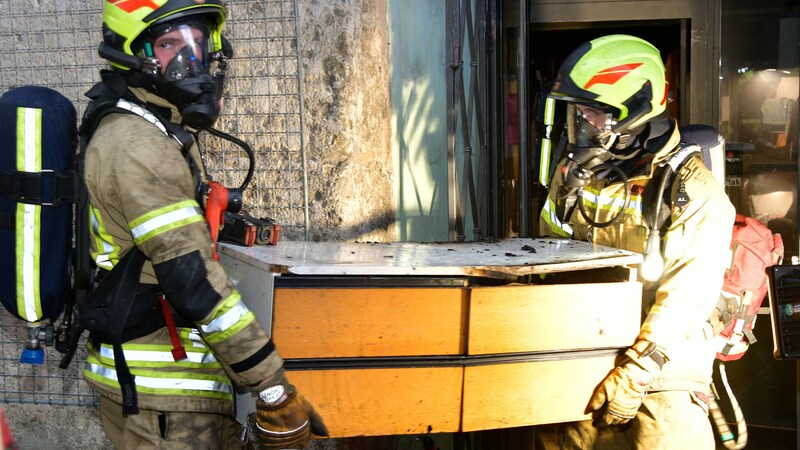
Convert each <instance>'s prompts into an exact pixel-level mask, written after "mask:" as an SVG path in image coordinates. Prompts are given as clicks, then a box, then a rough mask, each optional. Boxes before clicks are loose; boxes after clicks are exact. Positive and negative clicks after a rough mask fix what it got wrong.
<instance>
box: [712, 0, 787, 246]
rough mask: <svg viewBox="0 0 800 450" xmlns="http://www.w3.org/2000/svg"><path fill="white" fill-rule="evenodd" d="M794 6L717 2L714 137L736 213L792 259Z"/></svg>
mask: <svg viewBox="0 0 800 450" xmlns="http://www.w3.org/2000/svg"><path fill="white" fill-rule="evenodd" d="M799 37H800V6H798V2H796V1H774V0H773V1H769V2H753V1H749V0H726V1H724V2H722V39H721V52H720V122H721V123H720V131H721V132H722V134H723V136H724V137H725V140H726V148H725V158H726V164H725V169H726V185H727V186H726V187H727V190H728V194H729V196H730V198H731V201H732V202H733V204H734V205H735V206H736V210H737V212H739V213H742V214H746V215H750V216H753V217H756V218H757V219H758V220H759V221H761V222H763V223H764V224H766V225H767V226H769V227H770V228H771V229H772V230H773V232H779V233H781V236H782V237H783V240H784V243H785V247H786V253H785V255H786V257H787V259H788V257H791V256H797V254H798V241H797V233H798V228H797V224H798V218H799V217H800V216H798V208H797V186H798V177H797V169H798V159H797V152H798V136H797V135H798V114H797V110H798V108H797V105H798V88H799V87H800V70H798V59H799V58H798V54H799V53H800V49H799V48H798V40H799Z"/></svg>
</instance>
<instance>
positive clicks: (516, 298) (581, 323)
mask: <svg viewBox="0 0 800 450" xmlns="http://www.w3.org/2000/svg"><path fill="white" fill-rule="evenodd" d="M469 314H470V319H469V334H468V336H469V338H468V344H467V352H468V354H469V355H482V354H493V353H517V352H538V351H559V350H572V349H588V348H607V347H627V346H629V345H631V344H632V343H633V341H634V340H635V338H636V336H637V335H638V333H639V326H640V321H641V284H640V283H636V282H624V283H583V284H559V285H520V286H499V287H476V288H473V289H472V298H471V300H470V313H469Z"/></svg>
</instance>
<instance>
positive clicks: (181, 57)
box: [153, 25, 208, 80]
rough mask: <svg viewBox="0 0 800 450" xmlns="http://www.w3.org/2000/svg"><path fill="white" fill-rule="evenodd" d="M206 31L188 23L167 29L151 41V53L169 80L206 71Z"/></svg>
mask: <svg viewBox="0 0 800 450" xmlns="http://www.w3.org/2000/svg"><path fill="white" fill-rule="evenodd" d="M207 35H208V33H207V32H205V31H204V30H202V29H200V28H198V27H193V26H189V25H178V26H176V27H172V28H169V29H167V30H166V31H165V32H164V33H162V34H161V35H160V36H158V37H157V38H156V39H155V40H154V42H153V53H154V56H155V57H156V59H158V61H159V63H160V64H161V67H162V68H163V69H162V72H163V74H164V76H165V77H166V78H168V79H170V80H181V79H184V78H186V77H192V76H197V75H199V74H202V73H208V67H207V61H206V57H205V56H206V52H207V50H206V49H207V48H208V38H207Z"/></svg>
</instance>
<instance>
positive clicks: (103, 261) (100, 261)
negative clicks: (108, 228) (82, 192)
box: [89, 208, 114, 269]
mask: <svg viewBox="0 0 800 450" xmlns="http://www.w3.org/2000/svg"><path fill="white" fill-rule="evenodd" d="M89 218H90V219H91V222H92V223H91V227H92V231H93V234H94V235H95V236H97V238H96V239H95V240H94V241H95V242H96V243H97V244H98V245H102V246H103V248H101V249H98V255H97V256H96V257H95V259H94V263H95V264H97V265H98V266H100V267H103V268H106V269H113V268H114V264H113V263H112V262H111V258H110V256H111V253H112V252H114V246H113V245H111V244H109V243H108V242H106V241H105V240H103V239H102V238H101V236H102V235H103V233H102V231H101V230H100V221H99V220H98V219H97V215H96V213H95V210H94V208H90V212H89Z"/></svg>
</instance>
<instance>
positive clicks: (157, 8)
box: [101, 0, 228, 69]
mask: <svg viewBox="0 0 800 450" xmlns="http://www.w3.org/2000/svg"><path fill="white" fill-rule="evenodd" d="M227 15H228V10H227V8H226V7H225V5H223V4H222V2H221V1H220V0H106V1H105V3H104V5H103V42H104V44H105V46H104V47H105V49H106V52H107V50H108V47H111V49H113V50H116V51H117V52H122V53H124V54H125V55H128V56H130V57H134V58H137V57H142V56H143V55H142V54H141V50H140V49H138V48H136V47H137V46H136V43H137V40H139V38H140V37H142V35H143V34H144V33H145V31H147V30H149V29H151V28H154V27H161V26H165V25H168V24H170V23H172V22H175V21H180V20H187V19H192V18H198V19H199V18H202V17H207V22H208V25H209V27H210V30H209V32H210V33H209V47H210V48H209V51H210V52H219V51H222V47H223V44H222V35H221V33H222V28H223V26H224V25H225V18H226V17H227ZM106 52H104V51H101V56H103V57H105V58H107V59H112V65H113V66H114V67H117V68H121V69H131V68H134V67H133V66H134V65H135V64H127V62H133V61H134V59H127V60H126V59H125V58H124V57H123V58H109V57H108V56H106V54H104V53H106Z"/></svg>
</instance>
